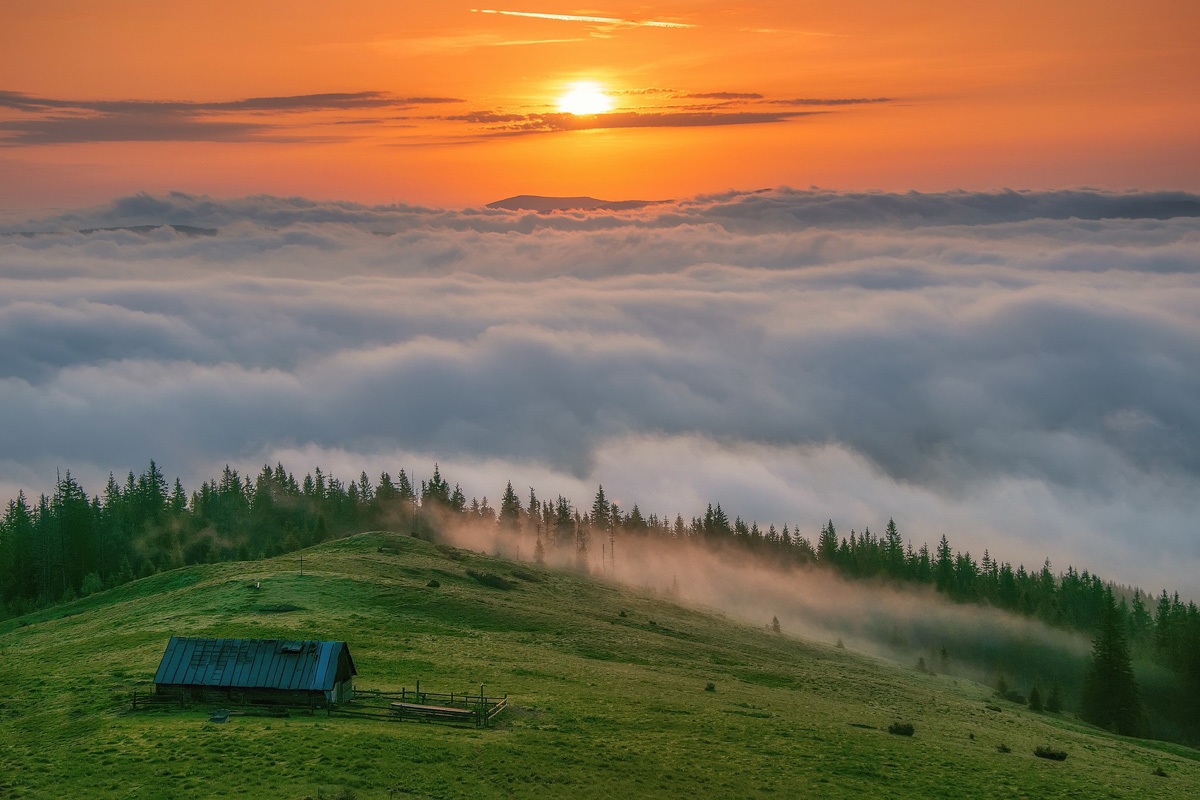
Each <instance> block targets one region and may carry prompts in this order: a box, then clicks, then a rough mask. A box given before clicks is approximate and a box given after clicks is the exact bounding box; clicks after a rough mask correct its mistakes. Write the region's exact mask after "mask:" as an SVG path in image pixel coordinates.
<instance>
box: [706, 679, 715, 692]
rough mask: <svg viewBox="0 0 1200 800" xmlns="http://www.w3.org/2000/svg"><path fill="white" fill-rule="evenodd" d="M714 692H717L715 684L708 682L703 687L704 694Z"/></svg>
mask: <svg viewBox="0 0 1200 800" xmlns="http://www.w3.org/2000/svg"><path fill="white" fill-rule="evenodd" d="M716 690H717V685H716V684H715V683H713V682H712V681H709V682H708V683H706V684H705V685H704V691H706V692H715V691H716Z"/></svg>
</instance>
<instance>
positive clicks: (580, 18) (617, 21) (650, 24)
mask: <svg viewBox="0 0 1200 800" xmlns="http://www.w3.org/2000/svg"><path fill="white" fill-rule="evenodd" d="M471 11H473V12H475V13H477V14H496V15H498V16H503V17H525V18H528V19H547V20H553V21H555V22H586V23H589V24H594V25H610V26H614V27H622V28H695V27H696V26H695V25H691V24H688V23H685V22H665V21H662V20H653V19H623V18H621V17H599V16H589V15H586V14H550V13H542V12H538V11H500V10H496V9H490V8H473V9H471Z"/></svg>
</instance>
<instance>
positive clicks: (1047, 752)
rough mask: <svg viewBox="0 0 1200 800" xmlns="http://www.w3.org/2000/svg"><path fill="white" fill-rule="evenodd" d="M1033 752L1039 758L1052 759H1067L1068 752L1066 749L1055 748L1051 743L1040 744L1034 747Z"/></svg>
mask: <svg viewBox="0 0 1200 800" xmlns="http://www.w3.org/2000/svg"><path fill="white" fill-rule="evenodd" d="M1033 754H1034V755H1035V756H1037V757H1038V758H1048V759H1050V760H1051V761H1066V760H1067V753H1066V751H1065V750H1055V749H1054V748H1053V747H1050V746H1049V745H1038V746H1037V747H1035V748H1034V749H1033Z"/></svg>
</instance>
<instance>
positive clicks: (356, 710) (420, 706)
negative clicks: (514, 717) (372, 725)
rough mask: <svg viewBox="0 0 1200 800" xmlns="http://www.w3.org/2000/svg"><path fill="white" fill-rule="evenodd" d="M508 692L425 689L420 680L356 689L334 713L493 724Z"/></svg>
mask: <svg viewBox="0 0 1200 800" xmlns="http://www.w3.org/2000/svg"><path fill="white" fill-rule="evenodd" d="M506 708H508V695H504V696H503V697H488V696H487V695H485V694H484V693H483V687H482V686H480V687H479V694H472V693H470V692H450V693H449V694H447V693H445V692H425V691H422V690H421V684H420V682H418V683H417V688H416V689H415V690H410V689H408V688H407V687H405V688H401V689H400V691H399V692H384V691H380V690H378V689H355V691H354V699H353V700H352V701H350V702H349V703H344V704H341V705H339V706H337V707H336V708H335V709H334V710H333V711H334V713H335V714H356V715H361V716H373V717H387V718H390V719H400V720H416V721H421V722H448V723H451V724H468V725H474V726H475V727H478V728H483V727H487V726H490V725H491V724H492V722H493V720H495V718H496V717H497V715H499V714H500V712H502V711H503V710H504V709H506Z"/></svg>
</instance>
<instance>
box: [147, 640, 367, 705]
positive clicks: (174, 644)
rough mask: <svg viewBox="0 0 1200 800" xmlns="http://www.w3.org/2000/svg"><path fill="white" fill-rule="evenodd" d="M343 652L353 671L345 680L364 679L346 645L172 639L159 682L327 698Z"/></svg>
mask: <svg viewBox="0 0 1200 800" xmlns="http://www.w3.org/2000/svg"><path fill="white" fill-rule="evenodd" d="M343 650H344V651H345V653H346V660H347V663H348V664H349V666H350V668H349V675H345V676H343V680H344V679H345V678H348V677H350V675H356V674H358V672H357V670H355V668H354V659H352V658H350V648H349V647H348V646H347V645H346V643H345V642H319V641H314V640H303V641H288V640H281V639H200V638H192V637H185V636H172V637H171V641H169V642H167V649H166V652H164V653H163V657H162V661H161V662H160V663H159V665H158V672H157V673H155V675H154V682H155V683H156V684H158V685H160V686H206V687H213V688H230V689H284V690H289V691H308V692H327V691H330V690H332V689H333V687H334V684H335V683H337V681H338V663H339V662H340V660H341V655H342V651H343Z"/></svg>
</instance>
